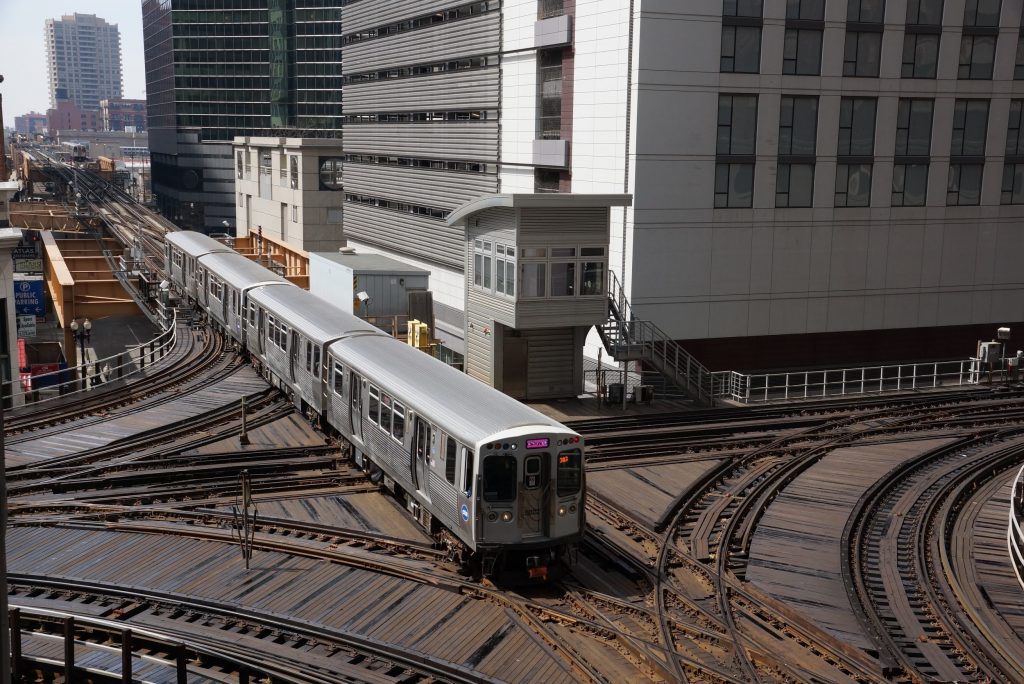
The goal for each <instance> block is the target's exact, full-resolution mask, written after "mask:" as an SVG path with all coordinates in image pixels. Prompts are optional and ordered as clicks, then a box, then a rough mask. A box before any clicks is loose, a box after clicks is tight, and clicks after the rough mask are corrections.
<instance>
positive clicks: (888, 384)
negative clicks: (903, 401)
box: [715, 359, 982, 404]
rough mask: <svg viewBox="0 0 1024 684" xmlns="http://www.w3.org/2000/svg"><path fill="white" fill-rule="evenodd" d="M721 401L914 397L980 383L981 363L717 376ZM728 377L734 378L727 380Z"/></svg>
mask: <svg viewBox="0 0 1024 684" xmlns="http://www.w3.org/2000/svg"><path fill="white" fill-rule="evenodd" d="M716 376H718V378H717V379H718V387H716V391H715V396H718V397H722V398H727V399H732V400H733V401H738V402H741V403H744V404H757V403H765V402H772V401H791V400H793V399H822V398H835V397H843V396H847V395H858V394H861V395H863V394H884V393H887V392H908V391H914V390H920V389H930V388H936V387H949V386H959V385H968V384H974V383H977V382H978V381H979V380H980V379H981V377H982V373H981V367H980V365H979V363H978V361H977V360H976V359H966V360H962V361H941V362H935V363H907V364H896V365H891V366H863V367H860V368H839V369H831V370H810V371H798V372H788V373H754V374H742V373H736V372H732V371H730V372H728V373H726V374H723V373H716ZM725 376H728V377H725Z"/></svg>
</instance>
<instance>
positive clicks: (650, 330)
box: [601, 271, 723, 401]
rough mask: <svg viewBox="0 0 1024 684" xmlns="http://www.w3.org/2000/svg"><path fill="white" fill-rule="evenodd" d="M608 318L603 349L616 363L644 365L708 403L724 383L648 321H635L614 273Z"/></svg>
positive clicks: (611, 278)
mask: <svg viewBox="0 0 1024 684" xmlns="http://www.w3.org/2000/svg"><path fill="white" fill-rule="evenodd" d="M608 290H609V293H608V294H609V297H610V299H611V301H610V309H611V312H610V313H611V317H610V318H609V320H608V322H607V323H605V324H604V325H603V326H602V327H601V334H602V337H603V338H604V342H605V346H606V347H607V348H608V351H609V353H611V355H612V357H613V358H615V359H619V360H623V359H626V360H637V361H646V362H648V363H650V364H651V365H653V366H654V367H655V368H657V369H658V370H659V371H661V372H662V373H663V374H665V375H666V376H668V377H669V379H671V380H672V381H673V382H675V383H676V384H677V385H679V386H680V387H682V388H684V389H686V390H688V391H690V392H691V393H692V394H693V395H694V397H695V398H697V399H698V400H702V401H707V400H710V399H711V398H712V397H714V396H715V394H716V386H717V385H721V382H723V379H720V378H718V377H717V376H718V375H721V373H714V372H712V371H711V370H709V369H708V368H706V367H705V366H704V365H703V364H702V363H701V362H700V361H698V360H697V359H696V358H695V357H694V356H693V355H692V354H690V353H689V352H688V351H686V350H685V349H683V348H682V347H681V346H680V345H679V344H678V343H677V342H676V341H675V340H673V339H672V338H671V337H669V336H668V334H666V333H665V332H664V331H663V330H661V329H660V328H659V327H658V326H657V325H655V324H654V323H653V322H651V321H644V320H640V319H638V318H637V317H636V316H635V315H634V313H633V309H632V306H631V305H630V303H629V299H628V298H627V297H626V293H625V290H623V288H622V285H621V284H620V283H619V279H618V278H617V277H616V276H615V273H614V272H611V271H609V273H608Z"/></svg>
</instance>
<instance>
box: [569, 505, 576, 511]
mask: <svg viewBox="0 0 1024 684" xmlns="http://www.w3.org/2000/svg"><path fill="white" fill-rule="evenodd" d="M569 512H570V513H575V512H576V504H572V505H571V506H569Z"/></svg>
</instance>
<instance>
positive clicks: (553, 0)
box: [451, 0, 565, 484]
mask: <svg viewBox="0 0 1024 684" xmlns="http://www.w3.org/2000/svg"><path fill="white" fill-rule="evenodd" d="M563 14H565V0H539V2H538V3H537V18H538V19H550V18H551V17H560V16H562V15H563ZM453 467H454V466H453ZM453 477H454V476H453ZM451 482H452V484H454V483H455V480H454V479H453V480H451Z"/></svg>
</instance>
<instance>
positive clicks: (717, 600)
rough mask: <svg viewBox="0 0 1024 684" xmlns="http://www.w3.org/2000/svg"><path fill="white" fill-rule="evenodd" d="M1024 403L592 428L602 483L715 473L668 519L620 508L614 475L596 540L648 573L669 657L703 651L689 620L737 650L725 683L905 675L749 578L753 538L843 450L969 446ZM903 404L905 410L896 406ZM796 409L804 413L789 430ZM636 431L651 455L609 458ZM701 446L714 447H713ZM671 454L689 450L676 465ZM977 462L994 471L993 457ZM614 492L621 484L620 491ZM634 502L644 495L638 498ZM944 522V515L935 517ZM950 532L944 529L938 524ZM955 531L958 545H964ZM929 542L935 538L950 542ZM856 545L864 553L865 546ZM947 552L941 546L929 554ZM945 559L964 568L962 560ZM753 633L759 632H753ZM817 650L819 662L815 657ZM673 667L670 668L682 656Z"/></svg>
mask: <svg viewBox="0 0 1024 684" xmlns="http://www.w3.org/2000/svg"><path fill="white" fill-rule="evenodd" d="M897 405H898V406H897ZM1021 406H1022V404H1021V399H1020V394H1019V392H1018V393H1012V394H1009V395H1002V396H993V395H992V394H991V393H988V392H980V393H979V392H976V391H971V392H963V393H956V394H955V395H945V396H941V395H932V396H928V397H923V396H922V397H913V398H911V399H909V400H895V399H894V398H886V399H885V400H879V401H874V402H868V403H867V406H857V405H849V403H846V405H844V406H842V407H838V408H839V410H836V409H837V406H836V405H835V403H833V404H832V405H830V406H828V405H826V406H820V407H819V406H808V405H802V406H800V407H799V408H797V409H793V408H792V407H790V408H789V409H785V410H783V409H780V408H777V407H776V408H773V409H772V410H771V411H769V413H770V415H767V416H763V415H760V414H758V412H756V411H755V412H745V413H741V414H740V415H738V416H737V417H736V427H735V428H733V427H732V426H731V425H730V423H731V421H724V422H723V421H722V414H721V413H718V414H716V415H715V416H714V418H715V419H716V420H715V421H707V420H705V422H712V423H714V424H713V425H710V426H709V425H701V424H700V423H697V424H693V423H691V421H690V420H688V419H687V418H686V417H685V416H663V417H657V418H655V419H650V418H645V419H643V420H641V421H640V423H641V424H642V425H643V427H640V428H637V427H636V422H634V421H631V420H622V421H618V423H617V424H611V425H609V423H607V422H604V421H601V422H599V423H594V426H595V429H598V430H600V432H599V433H596V434H595V435H587V438H588V446H590V445H596V451H597V454H598V457H597V458H591V457H590V454H589V453H588V473H590V474H592V475H596V474H600V475H601V477H602V478H603V479H604V480H607V479H610V478H611V477H614V476H616V472H618V471H619V470H622V471H628V470H629V469H630V468H636V469H639V470H642V471H643V472H645V473H646V472H648V471H652V472H654V471H657V469H658V468H661V469H662V472H670V469H671V468H673V467H674V465H675V464H677V463H685V464H688V465H697V464H707V467H706V468H705V469H704V470H703V471H702V472H699V473H696V474H695V475H694V473H692V472H691V477H690V479H689V480H687V481H686V486H685V488H684V489H683V492H682V494H681V495H679V496H677V497H676V498H675V499H674V500H669V501H668V502H667V505H666V508H665V509H664V511H663V512H662V514H661V515H659V516H654V515H645V514H643V513H642V512H639V511H637V509H635V508H633V509H631V508H629V507H628V505H627V506H623V505H622V504H623V503H628V502H624V501H622V499H621V497H615V496H605V495H603V494H602V489H601V487H602V486H603V481H602V480H598V478H596V477H594V476H592V477H591V483H592V490H591V491H592V494H593V496H592V500H591V502H590V504H589V506H588V512H589V514H590V520H591V521H592V524H593V525H594V527H595V531H596V532H597V534H595V535H592V537H593V538H600V539H602V541H603V543H604V544H606V545H611V547H612V550H611V551H609V552H608V553H607V556H608V557H609V558H610V557H614V556H620V557H631V558H633V559H635V560H636V561H637V565H636V567H635V571H636V572H639V573H643V575H644V584H645V585H646V587H645V588H644V589H642V590H641V591H643V592H644V593H645V595H646V596H647V599H646V601H647V603H648V604H649V605H651V606H652V607H653V610H652V612H651V613H650V615H649V616H648V617H649V620H648V623H647V624H648V628H647V631H646V632H645V633H646V634H648V635H650V634H651V633H652V632H651V628H650V625H651V624H656V625H657V629H656V630H654V634H655V636H656V641H657V643H658V645H659V648H661V649H664V650H665V651H666V652H672V653H681V654H683V655H684V656H685V655H687V654H686V647H685V643H684V644H683V645H682V646H681V645H680V644H679V643H677V641H684V642H685V640H687V639H689V640H690V642H691V643H693V642H697V643H700V639H699V637H697V636H696V635H695V634H692V633H687V632H686V631H684V630H680V629H679V628H678V627H677V626H676V624H674V622H673V619H675V620H677V621H679V622H684V623H688V624H689V625H690V626H691V629H696V630H704V633H705V634H706V635H707V636H706V637H705V639H704V641H705V643H706V644H714V643H717V644H718V646H719V648H720V649H723V650H724V652H725V653H727V654H728V655H727V656H726V657H724V658H720V659H719V660H718V661H717V663H715V664H710V663H709V664H708V668H707V669H709V670H711V671H714V672H717V673H718V674H719V676H721V677H725V676H727V674H729V673H731V676H733V677H738V678H739V679H741V680H744V681H775V680H776V679H778V678H784V679H793V680H795V681H812V680H815V679H816V678H825V679H827V680H828V681H838V680H840V679H849V680H854V681H878V680H880V679H882V678H883V675H885V676H888V675H890V674H892V673H893V672H895V671H896V670H894V669H893V668H892V665H893V663H892V661H891V660H890V659H889V658H888V657H886V656H882V657H881V658H879V659H873V658H871V657H869V656H867V655H866V652H865V651H863V650H860V649H858V648H854V647H852V646H851V645H850V644H849V643H846V642H844V641H843V639H841V638H836V636H837V634H836V633H834V632H833V633H829V632H828V631H826V630H823V629H822V627H821V625H822V623H821V621H817V622H816V621H815V620H814V619H808V618H807V617H804V616H801V615H800V611H797V610H792V609H791V608H787V606H785V605H782V604H781V603H780V602H779V601H778V600H777V599H776V598H773V597H772V596H770V595H769V594H768V593H766V592H764V591H762V590H761V589H760V588H758V587H757V586H755V585H753V584H751V583H750V582H749V580H748V577H747V564H748V562H749V559H750V554H751V544H752V541H753V539H754V537H755V535H757V534H758V529H759V524H760V521H761V520H762V517H763V515H764V514H765V511H766V510H768V509H769V507H770V506H771V504H772V502H773V501H774V499H775V498H776V497H778V496H779V495H780V493H782V492H786V491H787V488H788V487H789V486H790V485H791V484H792V483H794V482H796V481H797V480H798V478H801V477H802V476H804V475H805V474H806V473H808V472H809V471H811V469H812V468H814V467H815V465H816V464H818V463H819V462H821V461H822V459H824V458H825V457H826V456H828V455H830V454H833V453H835V452H837V450H842V449H844V448H853V447H858V446H861V445H868V446H870V445H878V447H879V448H882V447H883V446H884V445H885V444H888V443H897V444H898V443H906V444H914V443H916V442H915V440H922V439H926V438H927V439H936V440H938V439H947V440H956V441H955V442H954V444H960V441H962V440H969V439H971V436H972V435H974V434H976V433H982V432H984V433H1004V432H1008V431H1011V432H1012V431H1013V430H1014V429H1015V428H1013V427H1011V426H1014V425H1021V424H1022V422H1024V421H1022V416H1021ZM898 407H900V408H901V409H902V410H901V411H898V410H896V409H897V408H898ZM787 411H788V412H789V413H790V414H791V415H793V416H794V417H795V419H794V420H793V421H792V423H788V424H787V423H786V422H785V413H786V412H787ZM710 417H711V416H705V419H707V418H710ZM730 418H732V416H730ZM765 422H773V423H776V424H775V425H774V426H773V427H772V430H769V431H768V432H769V433H771V434H775V435H776V437H775V439H765V438H764V436H762V435H760V434H758V430H759V427H758V426H759V425H764V424H765ZM577 426H578V424H577ZM655 426H656V427H655ZM676 427H678V432H679V434H678V435H677V434H676V432H675V429H676ZM636 430H642V431H644V438H645V439H644V443H643V445H642V446H643V448H642V450H641V451H640V453H637V454H634V455H633V456H632V458H630V457H629V455H627V454H622V455H619V454H618V453H615V452H614V451H612V453H611V454H610V453H609V451H602V447H603V446H605V445H607V444H612V445H615V446H616V448H617V445H618V444H623V443H625V442H626V440H624V439H623V434H628V433H630V432H633V431H636ZM652 433H653V434H652ZM697 434H699V435H700V436H699V437H698V436H695V435H697ZM732 435H739V436H738V437H736V438H735V439H732V440H731V443H730V444H729V445H728V448H724V449H723V448H722V443H723V441H727V440H729V439H730V437H731V436H732ZM751 435H757V439H751V437H750V436H751ZM958 435H959V436H960V437H958ZM609 438H610V439H609ZM701 438H704V439H706V440H707V441H706V442H703V443H702V441H701ZM604 439H608V441H607V442H604V441H602V440H604ZM893 440H895V442H893ZM648 445H653V446H654V448H655V449H656V450H657V455H656V456H654V457H651V456H648V455H647V451H648ZM951 448H954V449H955V447H951ZM674 450H675V451H677V452H678V453H677V454H676V455H675V456H674V457H673V455H672V452H673V451H674ZM1006 458H1007V459H1008V462H1014V463H1019V462H1020V460H1024V456H1021V454H1019V453H1014V454H1010V455H1008V456H1006ZM616 460H618V461H619V462H618V463H616ZM609 463H613V464H614V465H612V466H609V465H608V464H609ZM979 466H980V467H981V468H985V467H987V466H986V465H985V464H984V463H982V464H979ZM968 468H969V466H968ZM879 475H880V476H881V475H883V473H879ZM652 477H653V475H646V476H645V477H643V478H641V481H644V480H646V481H648V482H653V480H651V479H650V478H652ZM595 480H597V482H596V484H597V485H598V486H597V487H596V488H595V486H594V485H595ZM614 491H615V492H617V493H618V492H621V491H624V490H623V489H622V485H619V489H616V490H614ZM637 496H638V497H641V500H642V496H643V495H642V494H641V493H637ZM881 517H882V518H883V519H884V518H885V516H884V515H883V516H881ZM943 519H944V518H943V517H942V515H939V516H938V518H936V520H939V521H941V520H943ZM941 524H942V523H941V522H936V523H933V525H932V526H933V527H941ZM945 534H946V537H947V539H952V538H955V536H954V535H952V534H950V533H945ZM929 538H930V539H932V540H933V541H934V540H935V539H938V538H939V537H938V536H936V535H932V536H931V537H929ZM850 547H852V548H860V547H859V546H858V545H857V544H851V545H850ZM844 548H846V546H845V545H844ZM936 555H937V552H936V551H935V550H934V549H933V550H932V552H931V555H930V556H929V557H933V556H936ZM609 562H610V561H609ZM946 562H947V563H948V564H951V565H952V564H955V563H956V561H955V560H952V559H951V560H947V561H946ZM875 565H877V563H875V564H874V565H873V566H872V567H875ZM936 592H938V590H936ZM950 594H951V590H950V589H948V588H947V589H945V594H943V595H944V596H946V597H947V598H946V599H945V601H944V602H943V605H952V601H951V600H950V599H949V598H948V597H949V595H950ZM937 595H938V593H937ZM808 600H811V599H808ZM936 601H937V602H938V599H936ZM975 605H977V604H975ZM651 621H653V622H651ZM754 625H757V628H756V629H755V628H752V626H754ZM949 629H950V630H951V631H952V630H953V628H952V627H950V628H949ZM766 631H767V632H769V633H771V634H773V635H774V637H773V639H775V640H777V642H775V643H784V644H785V647H784V648H785V649H786V650H787V651H788V652H789V655H788V656H787V657H784V658H781V659H779V658H777V657H775V655H774V654H775V652H774V651H772V650H771V646H772V643H773V641H772V640H767V641H766V640H765V639H764V638H763V637H764V634H765V632H766ZM679 637H683V639H680V638H679ZM960 638H961V641H960V642H959V646H960V648H961V649H962V650H967V651H971V650H972V649H976V650H978V652H982V653H983V652H984V650H985V649H984V648H983V647H982V645H981V644H980V643H978V642H977V641H972V642H967V641H966V638H965V637H960ZM1015 644H1016V645H1019V643H1018V642H1013V641H1012V640H1011V641H1010V643H1009V645H1004V646H1003V651H1004V652H1011V653H1016V652H1017V651H1015V650H1012V647H1013V646H1014V645H1015ZM794 647H795V648H794ZM806 649H809V650H810V651H811V652H812V653H813V654H814V655H813V656H812V657H810V658H808V657H807V650H806ZM896 650H898V649H896ZM994 650H998V648H996V649H994ZM705 651H706V652H711V646H706V647H705ZM652 657H654V656H652ZM1004 659H1005V656H1004ZM780 660H781V662H780ZM986 660H987V661H988V662H991V661H993V660H995V659H994V658H991V657H989V658H987V659H986ZM815 661H817V662H815ZM666 663H667V664H671V660H667V661H666ZM687 664H688V663H687V660H686V658H685V657H683V658H681V659H680V660H679V667H680V668H681V669H677V670H676V671H675V672H668V673H664V674H663V676H665V675H669V674H670V675H672V676H674V678H690V677H692V676H693V675H692V673H691V672H690V671H689V670H687V669H686V668H687ZM716 667H717V669H716ZM1000 671H1003V672H1005V670H999V669H998V668H993V669H990V670H989V671H987V672H986V675H987V676H992V675H993V672H1000ZM826 672H828V674H825V673H826ZM906 672H912V670H906ZM969 672H970V670H960V671H959V674H960V676H965V675H967V674H968V673H969ZM919 674H922V673H919ZM907 676H911V675H907ZM1011 681H1012V677H1011Z"/></svg>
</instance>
